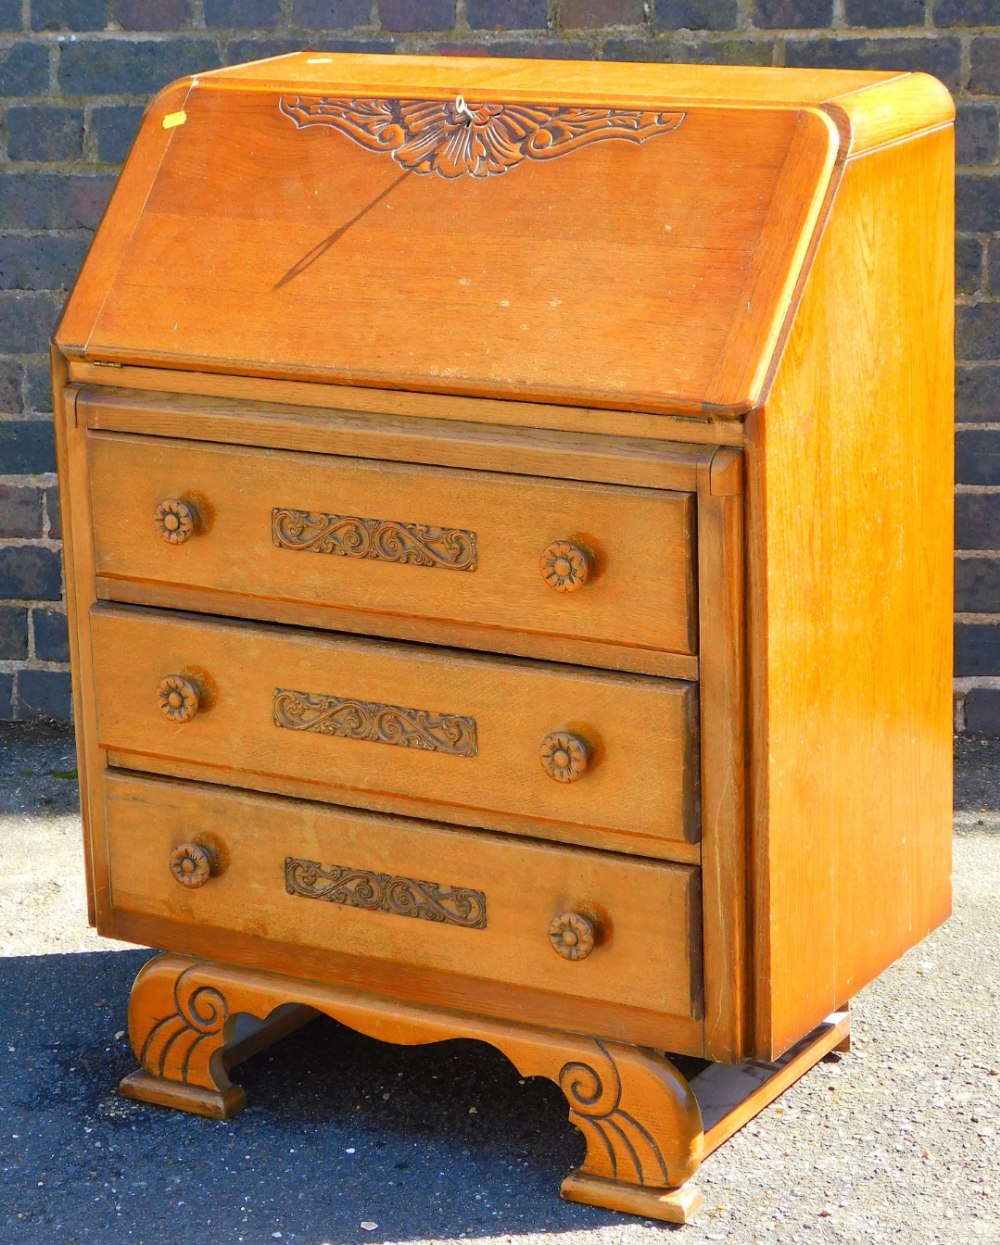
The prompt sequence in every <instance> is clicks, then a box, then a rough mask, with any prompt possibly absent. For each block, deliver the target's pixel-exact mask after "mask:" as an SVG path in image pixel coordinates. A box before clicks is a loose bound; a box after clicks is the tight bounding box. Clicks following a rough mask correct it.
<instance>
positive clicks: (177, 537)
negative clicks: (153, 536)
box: [153, 497, 195, 545]
mask: <svg viewBox="0 0 1000 1245" xmlns="http://www.w3.org/2000/svg"><path fill="white" fill-rule="evenodd" d="M194 522H195V512H194V509H193V507H191V506H189V505H188V504H187V502H185V501H178V500H177V499H176V498H174V497H167V498H164V500H163V501H161V502H160V504H159V505H158V506H157V507H156V509H155V510H154V511H153V525H154V527H155V528H156V530H157V532H158V533H159V535H160V536H162V537H163V539H164V540H165V541H166V542H167V543H168V544H171V545H183V544H184V542H185V541H186V540H187V539H188V538H189V537H190V536H191V533H192V532H193V531H194Z"/></svg>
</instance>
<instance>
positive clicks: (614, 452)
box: [78, 369, 731, 491]
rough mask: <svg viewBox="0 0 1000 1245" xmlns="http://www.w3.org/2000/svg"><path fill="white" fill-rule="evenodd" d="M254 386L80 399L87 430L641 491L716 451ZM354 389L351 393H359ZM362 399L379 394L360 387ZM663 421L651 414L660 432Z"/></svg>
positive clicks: (507, 407) (682, 476)
mask: <svg viewBox="0 0 1000 1245" xmlns="http://www.w3.org/2000/svg"><path fill="white" fill-rule="evenodd" d="M122 370H123V371H124V370H125V369H122ZM105 374H107V372H106V373H105ZM315 388H319V386H316V387H315ZM254 392H255V390H254V389H253V388H252V387H251V388H248V390H247V393H248V396H247V397H245V398H239V399H237V398H232V397H229V398H227V397H221V398H220V397H196V396H192V395H188V394H177V393H144V392H136V391H134V390H128V389H113V390H107V389H104V390H102V389H87V390H83V391H82V392H81V393H80V394H79V398H78V401H79V404H80V411H81V418H82V419H83V420H84V421H85V422H86V424H87V427H89V428H92V429H95V430H102V431H107V432H131V433H139V434H141V435H142V436H162V437H176V438H179V439H181V440H188V441H191V440H194V441H219V442H221V443H223V444H226V445H257V446H262V447H264V448H266V449H273V450H298V451H305V452H307V453H310V454H337V455H341V456H344V455H346V456H348V457H352V458H372V459H377V460H379V461H381V462H402V463H422V464H425V465H428V466H440V467H459V468H465V469H469V468H471V469H472V470H474V471H480V470H484V469H486V470H491V471H508V472H512V473H513V474H515V475H534V476H547V475H549V474H550V473H552V471H553V467H554V466H555V465H558V468H559V470H558V473H557V474H558V477H559V478H560V479H563V480H586V481H591V482H594V483H602V484H626V485H636V486H638V487H640V488H663V489H675V490H680V491H690V490H691V489H693V488H694V487H695V483H696V480H697V473H698V468H699V466H700V465H701V464H702V463H704V462H707V461H709V460H710V459H711V457H712V455H713V453H714V452H715V447H714V445H711V446H708V445H700V444H695V443H691V444H685V443H683V442H682V441H681V442H680V443H678V442H674V441H668V442H664V441H657V440H655V439H654V438H652V437H619V436H615V437H611V436H607V435H603V434H595V433H588V432H582V431H575V432H567V431H564V430H555V429H552V430H546V429H545V428H544V427H542V426H538V427H532V428H518V427H516V426H514V425H515V420H516V418H517V417H518V416H519V415H523V410H522V407H521V404H514V403H510V402H507V403H497V404H495V405H496V410H495V412H494V413H495V415H496V417H497V418H498V419H505V420H506V419H509V420H510V421H511V422H510V424H502V423H488V422H485V421H484V422H480V423H474V422H469V421H466V420H461V419H458V418H455V419H445V418H431V417H430V416H429V415H427V414H424V415H422V416H420V417H418V418H413V414H412V412H409V411H404V412H399V413H396V414H385V413H380V412H378V411H377V410H376V409H367V408H365V407H361V408H359V409H356V410H341V409H340V408H337V407H333V408H321V409H317V408H316V407H315V406H314V407H309V406H289V405H278V404H277V403H275V402H271V403H267V402H263V401H255V400H253V398H252V397H250V396H249V395H251V394H253V393H254ZM285 396H286V397H289V398H291V397H292V395H290V394H286V395H285ZM322 396H324V397H326V398H327V399H328V400H332V401H336V399H337V397H338V396H342V395H338V394H337V393H336V391H332V390H331V391H328V392H326V393H325V394H323V395H322ZM352 396H353V397H356V396H357V391H355V392H354V394H353V395H352ZM367 396H368V397H369V398H371V397H373V396H374V397H377V396H378V395H377V393H376V392H375V391H368V395H367ZM409 396H420V395H409ZM459 413H460V414H466V413H468V414H469V415H470V420H471V415H472V414H473V413H474V412H468V410H467V407H461V408H460V411H459ZM649 418H653V417H652V416H650V417H649ZM686 422H687V421H679V422H678V424H676V425H673V427H675V428H677V429H678V430H679V431H681V432H683V429H684V426H685V423H686ZM664 423H665V421H663V420H659V421H658V426H659V428H660V429H662V428H663V426H664ZM668 426H671V425H668ZM727 427H731V425H727Z"/></svg>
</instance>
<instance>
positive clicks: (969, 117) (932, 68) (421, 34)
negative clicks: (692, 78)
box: [0, 0, 1000, 735]
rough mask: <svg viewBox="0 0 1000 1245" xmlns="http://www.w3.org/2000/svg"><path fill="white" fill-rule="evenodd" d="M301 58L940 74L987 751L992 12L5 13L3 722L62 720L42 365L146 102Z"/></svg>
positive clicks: (229, 5) (305, 8)
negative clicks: (177, 84)
mask: <svg viewBox="0 0 1000 1245" xmlns="http://www.w3.org/2000/svg"><path fill="white" fill-rule="evenodd" d="M302 47H312V48H318V49H323V50H331V49H332V50H337V51H351V50H355V51H379V52H393V51H397V52H446V53H471V54H483V55H515V56H519V55H528V56H557V57H576V58H591V57H604V58H607V59H614V60H650V61H687V62H699V61H703V62H714V63H723V64H755V65H805V66H850V67H854V68H865V69H922V70H927V71H928V72H930V73H933V74H936V75H937V76H938V77H939V78H941V79H942V80H943V81H944V82H945V83H946V84H947V86H948V87H950V88H951V90H952V91H953V92H954V93H955V94H956V96H957V101H958V160H959V174H958V230H959V233H958V238H957V242H956V246H957V263H958V274H957V275H958V309H957V316H958V327H957V354H958V360H959V363H958V385H957V403H958V429H957V465H958V481H959V484H958V491H957V496H956V510H957V514H956V518H957V532H958V542H957V543H958V546H959V551H958V553H957V554H956V578H957V585H956V610H957V615H956V666H955V673H956V706H957V712H956V721H957V725H958V727H959V729H961V730H968V731H970V732H973V733H981V734H997V735H1000V164H998V135H997V121H998V112H1000V0H0V113H2V128H0V718H4V717H15V718H22V719H27V718H31V717H34V716H51V717H54V718H67V717H68V716H69V677H68V674H67V667H66V628H65V617H64V614H63V606H62V603H61V584H60V567H59V520H58V510H57V508H56V487H55V476H54V474H53V469H54V461H53V448H52V433H51V427H50V419H49V415H48V412H49V409H50V397H49V388H48V379H47V364H46V361H45V357H44V353H43V352H44V350H45V344H46V340H47V337H48V334H49V331H50V329H51V326H52V324H53V322H54V320H55V317H56V314H57V311H58V308H59V306H60V304H61V302H62V300H63V298H64V296H65V291H66V289H67V287H68V285H69V284H70V283H71V282H72V279H73V275H74V273H75V272H76V270H77V268H78V267H79V264H80V261H81V259H82V257H83V253H84V250H85V248H86V246H87V243H88V241H89V238H90V235H91V233H92V231H93V229H94V227H95V225H96V224H97V222H98V220H99V219H100V215H101V211H102V209H103V207H104V204H105V203H106V201H107V197H108V194H109V192H110V190H111V187H112V185H113V183H114V178H115V174H116V172H117V169H118V167H119V163H120V161H121V160H122V159H123V157H124V155H125V153H126V151H127V149H128V145H129V142H130V140H131V136H132V134H133V133H134V131H135V128H136V126H137V124H138V120H139V117H140V115H141V112H142V108H143V105H144V103H145V101H146V100H148V98H149V97H150V96H151V95H152V94H153V92H154V91H156V90H157V88H159V87H160V86H162V85H163V84H164V83H166V82H168V81H170V80H171V79H172V78H175V77H178V76H180V75H181V74H184V73H188V72H191V71H194V70H199V69H207V68H212V67H214V66H218V65H222V64H232V63H235V62H238V61H241V60H251V59H255V58H258V57H262V56H270V55H275V54H277V53H280V52H287V51H293V50H296V49H299V48H302Z"/></svg>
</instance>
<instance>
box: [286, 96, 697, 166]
mask: <svg viewBox="0 0 1000 1245" xmlns="http://www.w3.org/2000/svg"><path fill="white" fill-rule="evenodd" d="M278 108H279V110H280V111H281V112H282V113H284V115H285V116H286V117H289V118H290V119H291V120H292V121H294V122H295V125H296V126H297V127H298V128H299V129H305V128H306V127H307V126H313V125H323V126H329V127H330V128H331V129H335V130H338V131H339V132H340V133H341V134H346V135H347V136H348V138H350V139H352V140H353V141H354V142H355V143H358V144H359V145H360V146H362V147H365V148H367V150H368V151H375V152H389V153H391V154H392V157H393V159H394V160H395V161H396V163H397V164H399V165H401V166H402V167H403V168H404V169H409V170H410V171H412V172H414V173H420V174H437V175H438V176H439V177H446V178H456V177H463V176H468V177H492V176H495V175H497V174H500V173H506V172H507V171H508V169H512V168H515V167H516V166H517V165H519V164H521V163H522V162H523V161H525V160H553V159H555V158H557V157H559V156H564V155H567V154H568V153H569V152H571V151H576V150H578V149H579V148H580V147H585V146H587V145H588V144H590V143H594V142H600V141H603V140H607V139H619V140H624V141H626V142H630V143H644V142H645V141H646V140H647V139H649V138H653V137H656V136H657V135H660V134H669V133H670V131H671V130H676V129H677V127H678V126H679V125H681V124H682V122H683V121H684V117H685V113H683V112H674V111H661V110H645V111H644V110H638V109H627V108H557V107H554V106H551V105H546V104H491V103H482V104H469V103H466V101H465V100H464V99H463V98H462V96H458V98H457V99H455V100H447V101H441V100H426V99H367V98H366V99H338V98H334V97H330V96H303V95H283V96H282V97H281V99H280V100H279V102H278Z"/></svg>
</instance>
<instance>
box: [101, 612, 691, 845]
mask: <svg viewBox="0 0 1000 1245" xmlns="http://www.w3.org/2000/svg"><path fill="white" fill-rule="evenodd" d="M92 643H93V652H94V661H95V678H96V687H97V701H98V731H99V742H100V744H101V745H102V746H104V747H106V748H108V749H110V750H111V751H112V753H113V754H114V758H115V761H116V763H118V764H124V765H127V766H128V767H130V768H138V769H142V768H147V769H149V768H152V769H157V770H160V771H161V772H162V771H167V772H181V773H182V774H183V775H186V776H191V769H190V767H191V766H198V767H201V769H200V770H198V771H197V773H196V774H195V776H198V777H211V778H212V779H213V781H221V782H226V783H231V784H234V785H240V786H249V787H255V788H258V789H264V790H272V791H274V790H278V791H288V790H290V788H289V786H288V785H287V781H285V780H290V781H292V782H294V783H295V784H297V786H295V787H292V788H291V790H292V792H293V793H298V792H300V791H303V789H305V792H304V793H306V794H312V795H315V796H316V797H321V798H332V799H335V800H339V801H345V802H348V803H351V804H361V805H364V806H366V807H375V808H382V809H385V808H388V809H391V810H393V811H403V812H411V813H414V814H416V815H418V816H443V817H445V818H446V819H447V820H448V821H458V822H462V823H464V824H469V825H486V826H489V827H491V828H494V829H516V830H534V831H536V832H539V833H541V834H543V835H545V834H549V835H551V837H555V838H567V837H568V838H575V839H576V840H577V841H584V842H588V841H595V838H597V839H600V841H604V837H605V836H607V835H608V834H615V835H617V836H618V837H619V838H620V839H621V842H622V846H623V847H624V848H625V850H632V851H637V852H638V851H647V850H651V849H652V850H654V854H664V853H665V852H666V851H667V850H668V845H669V844H670V843H671V842H676V843H684V842H687V843H690V842H691V841H692V840H694V839H695V838H696V836H697V808H696V799H697V763H696V759H695V754H696V740H697V728H696V722H695V694H694V693H695V688H694V687H693V686H692V685H690V684H686V683H680V682H674V681H670V680H666V679H654V678H647V677H643V676H640V675H613V674H605V673H597V672H594V671H587V672H584V671H582V670H577V669H575V668H574V667H569V666H555V665H546V664H544V663H540V662H528V661H523V660H516V659H511V658H495V657H487V656H480V655H471V654H465V653H458V652H454V651H452V650H447V649H433V648H426V647H423V646H420V645H403V644H393V643H389V642H386V641H378V640H367V641H366V640H358V639H355V638H353V637H344V636H338V635H332V634H329V633H326V632H316V631H305V630H301V629H298V628H287V627H274V626H267V625H262V624H256V623H240V622H232V621H228V620H227V621H223V620H218V619H211V620H208V619H204V618H200V617H197V616H191V615H183V614H180V615H179V614H172V613H169V612H160V611H157V610H149V609H143V608H140V607H129V606H118V607H115V606H106V605H99V606H96V607H95V609H94V611H93V614H92ZM179 763H183V764H184V765H187V766H188V767H189V768H188V769H186V770H181V771H178V770H177V768H176V767H177V766H178V764H179ZM209 770H211V771H212V772H211V773H209ZM283 782H284V785H283ZM588 832H589V837H588ZM580 835H583V838H582V839H581V838H580ZM657 845H659V852H656V851H655V848H656V846H657ZM688 850H689V851H691V850H696V849H690V848H689V849H688Z"/></svg>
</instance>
